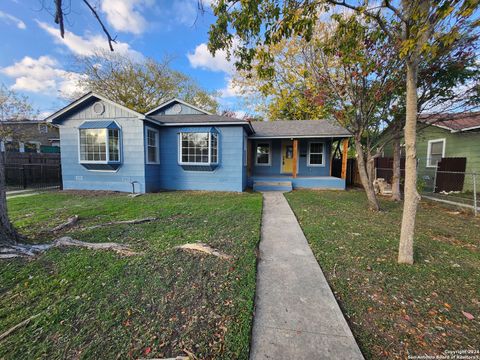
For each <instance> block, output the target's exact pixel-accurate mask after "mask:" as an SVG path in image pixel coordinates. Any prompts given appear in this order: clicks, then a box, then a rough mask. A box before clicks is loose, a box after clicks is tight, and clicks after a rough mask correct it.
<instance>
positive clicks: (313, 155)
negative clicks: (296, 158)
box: [308, 142, 325, 166]
mask: <svg viewBox="0 0 480 360" xmlns="http://www.w3.org/2000/svg"><path fill="white" fill-rule="evenodd" d="M324 158H325V157H324V144H323V143H322V142H311V143H309V144H308V166H324Z"/></svg>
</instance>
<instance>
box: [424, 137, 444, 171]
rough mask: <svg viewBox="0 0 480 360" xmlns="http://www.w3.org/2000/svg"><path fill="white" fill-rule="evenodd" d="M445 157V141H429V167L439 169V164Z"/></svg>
mask: <svg viewBox="0 0 480 360" xmlns="http://www.w3.org/2000/svg"><path fill="white" fill-rule="evenodd" d="M444 156H445V139H436V140H429V141H428V149H427V167H437V164H438V162H439V161H440V160H442V158H443V157H444Z"/></svg>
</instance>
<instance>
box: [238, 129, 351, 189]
mask: <svg viewBox="0 0 480 360" xmlns="http://www.w3.org/2000/svg"><path fill="white" fill-rule="evenodd" d="M347 152H348V138H345V137H341V138H338V137H337V138H335V137H328V138H322V137H318V136H316V137H314V136H312V137H305V136H304V137H302V138H262V139H258V138H250V139H249V140H248V149H247V175H248V176H247V185H248V187H251V188H253V189H254V190H258V191H270V190H280V191H289V190H292V189H299V188H308V189H324V190H327V189H328V190H344V189H345V186H346V172H347ZM334 157H336V158H341V160H342V161H341V166H342V169H341V177H335V176H332V164H333V159H334ZM338 170H340V169H338ZM338 173H339V172H338Z"/></svg>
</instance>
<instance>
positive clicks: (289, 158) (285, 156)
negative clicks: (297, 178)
mask: <svg viewBox="0 0 480 360" xmlns="http://www.w3.org/2000/svg"><path fill="white" fill-rule="evenodd" d="M292 172H293V143H292V141H291V140H284V141H282V173H287V174H291V173H292Z"/></svg>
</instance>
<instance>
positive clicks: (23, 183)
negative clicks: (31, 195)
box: [22, 166, 27, 189]
mask: <svg viewBox="0 0 480 360" xmlns="http://www.w3.org/2000/svg"><path fill="white" fill-rule="evenodd" d="M22 186H23V188H24V189H26V188H27V174H26V173H25V166H22Z"/></svg>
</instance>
